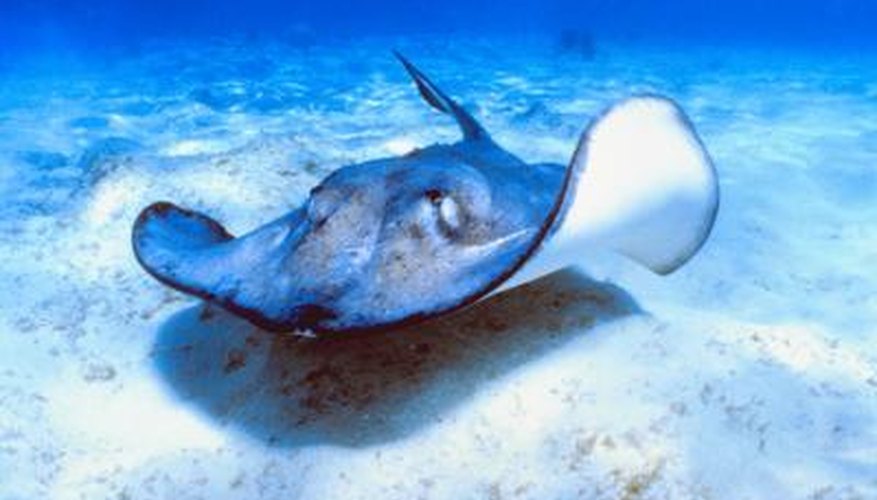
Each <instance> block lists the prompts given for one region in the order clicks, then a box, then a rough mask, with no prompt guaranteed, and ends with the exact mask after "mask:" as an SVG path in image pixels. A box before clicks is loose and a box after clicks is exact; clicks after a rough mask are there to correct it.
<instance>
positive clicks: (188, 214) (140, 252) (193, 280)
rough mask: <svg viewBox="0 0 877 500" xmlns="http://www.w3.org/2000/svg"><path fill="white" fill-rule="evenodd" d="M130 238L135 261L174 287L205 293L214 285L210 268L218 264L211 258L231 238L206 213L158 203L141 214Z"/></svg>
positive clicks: (189, 291)
mask: <svg viewBox="0 0 877 500" xmlns="http://www.w3.org/2000/svg"><path fill="white" fill-rule="evenodd" d="M131 239H132V244H133V247H134V254H135V255H136V256H137V260H138V261H139V262H140V264H141V265H142V266H143V267H144V268H145V269H146V270H147V271H149V273H150V274H152V275H153V276H154V277H156V278H157V279H158V280H160V281H162V282H163V283H165V284H167V285H169V286H171V287H173V288H176V289H178V290H181V291H184V292H187V293H193V294H197V295H202V296H204V295H206V294H208V289H209V288H211V287H212V286H214V285H215V280H216V273H215V272H213V270H214V268H218V265H219V263H218V262H215V263H214V265H211V262H210V261H211V260H216V259H215V258H214V259H212V258H211V257H212V256H213V255H214V254H215V253H216V250H217V248H219V247H220V246H221V245H223V244H227V243H228V242H230V241H232V240H234V237H233V236H232V235H231V234H229V232H228V231H226V230H225V228H224V227H222V225H221V224H219V223H218V222H216V221H215V220H213V219H211V218H210V217H207V216H206V215H203V214H200V213H197V212H193V211H191V210H187V209H184V208H180V207H178V206H176V205H174V204H172V203H167V202H159V203H154V204H152V205H150V206H149V207H147V208H146V209H144V210H143V212H141V213H140V216H139V217H137V221H136V222H135V223H134V230H133V233H132V238H131ZM223 274H224V273H223Z"/></svg>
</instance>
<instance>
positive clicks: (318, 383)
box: [153, 271, 640, 447]
mask: <svg viewBox="0 0 877 500" xmlns="http://www.w3.org/2000/svg"><path fill="white" fill-rule="evenodd" d="M638 312H640V308H639V306H638V305H637V304H636V303H635V302H634V300H633V299H632V298H631V297H630V296H629V295H628V294H627V293H626V292H624V291H623V290H622V289H620V288H618V287H616V286H614V285H612V284H608V283H599V282H595V281H592V280H590V279H588V278H586V277H585V276H583V275H581V274H579V273H577V272H574V271H562V272H560V273H556V274H553V275H551V276H548V277H546V278H543V279H541V280H539V281H536V282H533V283H530V284H528V285H525V286H523V287H519V288H516V289H514V290H511V291H508V292H506V293H503V294H501V295H498V296H495V297H492V298H491V299H489V300H487V301H484V302H482V303H479V304H477V305H475V306H473V307H470V308H468V309H466V310H464V311H462V312H460V313H457V314H454V315H452V316H449V317H446V318H441V319H438V320H434V321H431V322H429V323H426V324H421V325H417V326H414V327H409V328H405V329H400V330H395V331H391V332H385V333H379V334H369V335H361V336H353V337H346V338H337V339H321V340H311V339H301V338H288V337H282V336H278V335H276V334H271V333H267V332H263V331H261V330H258V329H256V328H255V327H253V326H251V325H250V324H248V323H246V322H244V321H242V320H240V319H238V318H235V317H233V316H231V315H229V314H227V313H225V312H222V311H218V310H215V309H212V308H211V309H207V308H205V307H204V306H200V305H199V306H196V307H192V308H189V309H186V310H183V311H181V312H179V313H177V314H175V315H174V316H172V317H171V318H169V319H168V320H167V321H166V322H165V324H164V325H162V328H161V330H160V332H159V335H158V338H157V340H156V345H155V348H154V351H153V359H154V362H155V365H156V368H157V371H158V372H159V374H160V376H161V377H163V378H164V380H165V382H166V383H167V384H168V385H169V386H170V387H171V389H172V390H173V391H174V392H176V393H177V395H178V396H179V397H180V398H181V399H183V400H184V401H186V402H187V403H189V404H192V405H194V406H195V407H196V408H198V409H200V410H202V411H204V412H206V413H207V414H208V415H210V416H211V417H212V418H214V419H215V420H216V421H217V423H218V424H219V425H223V426H230V427H232V428H236V429H240V430H242V431H244V432H245V433H246V434H248V435H250V436H252V437H254V438H256V439H258V440H260V441H262V442H264V443H266V444H268V445H272V446H285V447H294V446H302V445H309V444H337V445H342V446H366V445H370V444H378V443H384V442H387V441H392V440H394V439H399V438H402V437H405V436H406V435H408V434H410V433H412V432H414V431H416V430H418V429H423V428H424V427H427V426H429V425H430V424H431V423H435V422H439V421H441V420H442V418H443V417H444V416H446V415H447V414H448V412H449V411H450V410H452V409H453V408H455V407H456V406H457V405H459V404H461V403H463V402H465V401H466V400H467V399H468V398H470V397H472V396H473V395H474V394H475V393H476V392H477V391H478V390H479V388H481V387H483V386H484V385H485V384H486V383H489V382H490V381H491V380H494V379H496V378H498V377H502V376H504V375H506V374H508V373H510V372H512V371H514V370H515V369H516V368H518V367H520V366H521V365H523V364H525V363H527V362H529V361H532V360H535V359H538V358H539V357H541V356H543V355H544V354H546V353H548V352H550V351H552V350H554V349H558V348H561V347H562V346H563V345H564V344H565V343H567V342H569V341H571V340H573V339H574V338H576V337H579V336H581V335H587V333H588V332H589V331H590V329H591V328H592V327H593V325H595V324H596V323H599V322H605V321H610V320H613V319H617V318H621V317H624V316H628V315H632V314H636V313H638Z"/></svg>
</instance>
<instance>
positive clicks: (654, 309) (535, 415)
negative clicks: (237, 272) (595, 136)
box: [0, 38, 877, 499]
mask: <svg viewBox="0 0 877 500" xmlns="http://www.w3.org/2000/svg"><path fill="white" fill-rule="evenodd" d="M392 48H398V49H400V50H402V51H403V52H404V53H406V54H407V55H408V56H409V57H410V58H412V59H413V60H414V61H415V62H417V63H418V64H419V65H420V66H421V67H422V69H424V71H426V72H427V73H428V74H429V75H431V76H432V77H433V79H434V80H435V81H436V82H438V83H440V84H441V86H442V87H444V88H445V89H446V90H447V91H448V92H449V93H451V94H452V95H454V96H456V97H458V98H459V99H460V101H461V102H463V103H464V104H465V105H466V106H467V107H468V108H469V109H470V110H472V112H473V114H475V115H476V116H477V117H479V118H480V119H481V120H482V122H483V124H484V125H485V127H486V128H487V129H488V130H490V131H491V133H492V134H493V136H494V138H495V139H496V140H497V142H499V143H500V144H501V145H503V146H504V147H506V148H507V149H508V150H509V151H511V152H513V153H515V154H517V155H519V156H520V157H521V158H523V159H524V160H527V161H554V162H559V163H565V162H566V160H567V158H568V157H569V156H570V154H571V152H572V149H573V148H574V146H575V143H576V141H577V138H578V135H579V134H580V132H581V131H582V130H583V128H584V127H585V125H586V124H587V123H588V120H589V119H590V117H592V116H594V115H595V114H596V113H598V112H600V111H601V110H602V109H603V108H604V107H606V106H607V105H609V104H611V103H612V102H614V101H616V100H617V99H620V98H622V97H624V96H627V95H630V94H633V93H637V92H659V93H662V94H666V95H669V96H672V97H673V98H675V99H676V100H678V102H679V103H680V104H681V105H682V106H683V108H684V109H685V110H686V111H687V112H688V114H689V115H690V117H691V119H692V121H693V122H694V124H695V126H696V127H697V129H698V130H699V131H700V133H701V135H702V138H703V140H704V142H705V144H706V146H707V148H708V149H709V151H710V152H711V154H712V156H713V158H714V160H715V164H716V166H717V168H718V170H719V173H720V177H721V189H722V206H721V210H720V213H719V218H718V221H717V224H716V227H715V229H714V233H713V235H712V237H711V239H710V240H709V241H708V243H707V245H706V246H705V247H704V249H703V251H702V252H701V254H699V255H698V256H697V257H696V258H695V259H694V260H693V261H692V262H691V263H690V264H689V265H687V266H686V267H684V268H683V269H682V270H680V271H678V272H677V273H675V274H673V275H671V276H669V277H664V278H661V277H657V276H654V275H651V274H650V273H649V272H648V271H645V270H642V269H640V268H638V267H637V266H636V265H634V264H632V263H630V262H627V261H625V260H623V259H621V258H614V257H609V256H607V257H605V258H601V259H598V260H596V261H594V262H589V263H583V264H585V266H584V267H583V269H582V270H567V271H563V272H561V273H558V274H555V275H552V276H550V277H548V278H545V279H542V280H540V281H537V282H535V283H532V284H530V285H527V286H524V287H521V288H518V289H514V290H512V291H509V292H507V293H504V294H502V295H499V296H496V297H494V298H492V299H490V300H488V301H486V302H483V303H480V304H478V305H476V306H474V307H472V308H470V309H468V310H465V311H463V312H461V313H459V314H456V315H454V316H451V317H447V318H443V319H441V320H438V321H434V322H431V323H428V324H423V325H420V326H416V327H411V328H408V329H407V330H401V331H394V332H388V333H385V334H375V335H368V336H360V337H354V338H338V339H329V340H321V341H312V340H309V339H303V338H286V337H280V336H278V335H274V334H270V333H267V332H263V331H260V330H258V329H255V328H254V327H252V326H250V325H248V324H247V323H245V322H243V321H241V320H238V319H236V318H234V317H232V316H230V315H228V314H226V313H224V312H222V311H219V310H215V309H211V308H205V307H204V306H203V305H202V304H199V303H198V302H196V301H194V300H192V299H190V298H188V297H184V296H182V295H180V294H177V293H175V292H172V291H170V290H168V289H167V288H165V287H163V286H161V285H159V284H158V283H156V282H155V281H154V280H152V279H151V278H150V277H149V276H148V275H146V273H145V272H143V271H142V269H140V268H139V266H138V265H137V263H136V262H135V260H134V257H133V255H132V252H131V249H130V243H129V238H130V228H131V224H132V221H133V219H134V218H135V217H136V215H137V213H138V212H139V210H140V209H142V208H143V207H144V206H146V205H147V204H149V203H151V202H152V201H156V200H160V199H166V200H172V201H176V202H178V203H180V204H183V205H186V206H189V207H191V208H195V209H198V210H202V211H204V212H206V213H209V214H211V215H212V216H215V217H216V218H217V219H218V220H221V221H223V222H224V223H225V224H226V226H227V227H228V228H229V229H230V230H231V231H232V232H233V233H237V234H239V233H242V232H244V231H246V230H248V229H250V228H253V227H255V226H256V225H258V224H261V223H263V222H265V221H268V220H271V219H273V218H275V217H276V216H279V215H281V214H282V213H284V212H285V211H287V210H289V209H290V208H292V207H295V206H296V205H297V204H298V203H300V202H301V201H302V200H303V199H304V198H305V196H306V195H307V192H308V190H309V189H310V187H312V186H313V185H314V184H315V183H317V182H319V180H320V179H321V178H322V177H324V176H325V175H326V174H328V173H329V172H331V171H332V170H334V169H335V168H337V167H339V166H342V165H345V164H349V163H352V162H358V161H363V160H366V159H372V158H378V157H383V156H389V155H394V154H400V153H404V152H406V151H407V150H409V149H411V148H412V147H415V146H422V145H428V144H430V143H433V142H450V141H454V140H456V139H457V136H458V132H457V130H456V128H455V126H454V124H453V122H452V120H450V119H449V118H448V117H446V116H443V115H440V114H439V113H436V112H435V111H434V110H432V109H430V108H429V107H427V106H426V105H424V104H423V102H422V101H421V100H420V98H419V97H418V96H417V93H416V91H415V89H414V87H413V85H412V84H411V82H410V81H409V80H408V79H407V77H406V75H405V73H404V71H403V70H402V68H401V67H400V66H399V65H398V63H397V62H396V61H395V60H394V58H393V57H392V56H391V53H390V49H392ZM632 147H635V145H632ZM0 196H2V200H3V202H2V205H0V256H2V259H0V286H2V299H0V497H2V498H4V499H5V498H10V499H18V498H20V499H31V498H58V499H67V498H89V499H91V498H120V499H122V498H126V499H127V498H131V499H139V498H178V499H186V498H209V499H215V498H284V499H287V498H314V499H324V498H344V499H356V498H363V499H366V498H369V499H371V498H400V499H410V498H454V499H459V498H489V499H500V498H505V499H513V498H532V499H553V498H557V499H566V498H734V499H737V498H771V499H777V498H875V497H877V266H875V262H877V57H874V56H870V58H869V56H865V55H856V54H852V53H844V52H818V53H817V52H814V51H806V50H803V49H801V50H792V49H785V50H768V49H764V48H759V47H736V48H734V47H727V46H726V47H697V48H691V47H685V46H682V45H679V46H669V45H664V46H660V47H654V46H651V47H650V46H647V45H644V44H640V45H625V44H612V43H606V44H602V45H600V46H599V49H598V52H597V54H596V56H595V57H594V58H585V57H582V56H581V55H580V54H573V53H564V52H560V51H559V50H558V49H557V47H555V46H554V45H553V44H552V43H550V42H549V41H546V40H518V41H510V40H505V39H492V40H491V39H471V40H454V41H453V42H450V41H447V40H444V41H443V40H440V39H437V38H418V39H370V40H365V41H362V40H359V41H356V42H353V41H350V42H335V43H328V44H325V45H317V46H312V47H309V48H302V47H290V46H287V45H282V44H268V43H265V44H262V43H259V44H253V43H243V42H235V41H223V40H217V41H214V42H209V43H207V42H205V43H203V44H181V43H170V42H168V43H162V44H154V45H151V46H147V47H143V48H142V49H141V50H138V51H131V52H129V53H126V54H119V55H116V56H114V58H113V59H111V60H109V61H104V62H102V63H97V62H94V61H90V62H89V61H84V60H81V59H71V58H69V57H53V58H47V57H43V58H32V59H30V60H24V61H16V62H8V63H7V64H6V65H5V66H4V69H3V72H2V73H0Z"/></svg>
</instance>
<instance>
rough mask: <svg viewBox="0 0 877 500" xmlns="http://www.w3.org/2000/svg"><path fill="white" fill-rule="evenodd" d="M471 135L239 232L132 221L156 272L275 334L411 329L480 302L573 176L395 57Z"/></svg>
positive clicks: (540, 229) (510, 270) (326, 184)
mask: <svg viewBox="0 0 877 500" xmlns="http://www.w3.org/2000/svg"><path fill="white" fill-rule="evenodd" d="M397 56H398V57H399V59H400V60H401V61H402V63H403V64H404V65H405V68H406V69H407V71H408V72H409V73H410V74H411V76H412V77H413V78H414V81H415V83H416V84H417V87H418V90H419V91H420V93H421V95H422V96H423V97H424V99H425V100H426V101H427V102H429V104H431V105H432V106H433V107H435V108H437V109H439V110H440V111H443V112H446V113H449V114H451V115H453V116H454V117H455V118H456V120H457V122H458V123H459V125H460V128H461V129H462V131H463V136H464V137H463V140H461V141H460V142H457V143H455V144H452V145H433V146H430V147H427V148H424V149H420V150H416V151H414V152H412V153H409V154H407V155H405V156H402V157H399V158H387V159H382V160H375V161H369V162H365V163H360V164H356V165H350V166H346V167H343V168H341V169H339V170H337V171H335V172H333V173H332V174H331V175H329V176H328V177H327V178H326V179H325V180H324V181H323V182H322V183H320V184H319V185H318V186H317V187H315V188H313V190H312V191H311V195H310V197H309V198H308V200H307V201H306V202H305V203H304V204H303V205H302V206H301V207H300V208H298V209H297V210H295V211H293V212H291V213H289V214H287V215H286V216H284V217H282V218H280V219H278V220H276V221H274V222H271V223H269V224H267V225H265V226H262V227H260V228H258V229H256V230H255V231H253V232H251V233H249V234H246V235H244V236H242V237H239V238H234V237H233V236H232V235H230V234H229V233H228V232H227V231H226V230H225V229H224V228H223V227H222V226H221V225H220V224H219V223H217V222H216V221H214V220H212V219H210V218H209V217H207V216H205V215H202V214H198V213H195V212H192V211H190V210H186V209H183V208H179V207H177V206H175V205H173V204H170V203H166V202H161V203H156V204H153V205H151V206H150V207H148V208H146V209H145V210H144V211H143V212H142V213H141V214H140V216H139V217H138V218H137V221H136V223H135V224H134V230H133V238H132V239H133V245H134V251H135V254H136V256H137V259H138V261H139V262H140V264H141V265H142V266H143V267H144V268H145V269H146V270H147V271H149V273H150V274H152V275H153V276H154V277H155V278H157V279H158V280H160V281H161V282H163V283H165V284H166V285H169V286H171V287H173V288H175V289H177V290H181V291H183V292H186V293H190V294H193V295H197V296H199V297H201V298H203V299H205V300H207V301H209V302H211V303H215V304H218V305H220V306H222V307H224V308H226V309H228V310H230V311H232V312H233V313H236V314H238V315H241V316H243V317H245V318H247V319H248V320H249V321H251V322H252V323H254V324H256V325H258V326H260V327H262V328H265V329H268V330H274V331H292V330H311V331H313V332H315V333H321V332H348V331H361V330H374V329H384V328H390V327H393V326H399V325H402V324H410V323H413V322H416V321H421V320H424V319H427V318H430V317H434V316H438V315H441V314H445V313H448V312H451V311H454V310H456V309H459V308H462V307H464V306H466V305H468V304H472V303H474V302H476V301H477V300H479V299H480V298H482V297H484V296H485V295H487V294H488V293H489V292H491V291H492V290H494V289H495V288H496V287H497V286H499V285H500V284H501V283H502V282H503V281H505V280H506V279H507V278H508V277H510V276H511V275H512V274H514V272H515V271H517V270H518V269H519V268H520V267H521V266H522V265H523V264H524V262H526V261H527V259H528V258H529V257H530V256H531V255H532V254H533V253H534V252H535V251H536V250H537V248H538V246H539V244H540V243H541V241H542V240H543V239H544V238H545V236H546V235H547V233H548V232H549V231H550V230H551V227H552V223H553V222H554V220H555V219H556V217H557V214H558V212H559V210H560V207H561V205H562V201H563V193H564V191H565V189H564V188H565V186H566V184H568V183H569V177H570V176H569V175H568V174H567V173H566V169H565V167H563V166H562V165H551V164H537V165H528V164H525V163H524V162H522V161H521V160H519V159H518V158H516V157H515V156H513V155H511V154H509V153H507V152H506V151H504V150H503V149H502V148H500V147H499V146H497V145H496V143H494V142H493V140H491V138H490V136H489V135H488V134H487V133H486V132H485V131H484V129H483V128H482V127H481V126H480V125H479V124H478V123H477V122H476V121H475V120H474V119H473V118H472V116H470V115H469V114H468V113H467V112H466V111H465V110H463V109H462V108H461V107H460V106H459V105H458V104H457V103H456V102H454V101H453V100H451V99H450V98H449V97H447V96H446V95H445V94H444V93H443V92H441V91H440V90H439V89H438V88H436V87H435V86H434V85H433V84H432V83H431V82H430V81H429V80H428V79H427V78H426V77H425V76H424V75H423V74H422V73H421V72H420V71H418V70H417V68H415V67H414V66H413V65H411V63H409V62H408V61H407V60H406V59H405V58H403V57H402V56H401V55H399V54H397Z"/></svg>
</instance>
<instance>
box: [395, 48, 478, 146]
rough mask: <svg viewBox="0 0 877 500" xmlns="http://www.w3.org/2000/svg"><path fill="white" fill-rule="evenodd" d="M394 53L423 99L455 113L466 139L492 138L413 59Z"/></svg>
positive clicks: (434, 105)
mask: <svg viewBox="0 0 877 500" xmlns="http://www.w3.org/2000/svg"><path fill="white" fill-rule="evenodd" d="M393 53H394V54H395V55H396V57H397V58H398V59H399V61H400V62H401V63H402V65H403V66H405V70H406V71H408V74H409V75H411V78H412V79H413V80H414V83H415V84H417V90H418V92H420V95H421V96H422V97H423V99H424V100H425V101H426V102H428V103H429V105H430V106H432V107H433V108H435V109H437V110H439V111H441V112H442V113H448V114H450V115H453V117H454V119H455V120H457V125H459V126H460V130H462V131H463V138H464V139H466V140H478V139H489V138H490V135H489V134H488V133H487V131H485V130H484V127H482V126H481V124H480V123H478V122H477V121H476V120H475V118H473V117H472V115H470V114H469V112H468V111H466V110H465V109H463V107H462V106H460V105H459V104H457V102H456V101H454V100H453V99H451V98H450V97H448V96H447V94H445V93H444V92H442V91H441V89H439V88H438V87H436V86H435V84H434V83H432V82H431V81H430V80H429V78H427V77H426V75H424V74H423V73H422V72H421V71H420V70H419V69H417V67H416V66H414V65H413V64H411V61H409V60H408V59H406V58H405V56H403V55H402V54H400V53H399V52H395V51H394V52H393Z"/></svg>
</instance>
